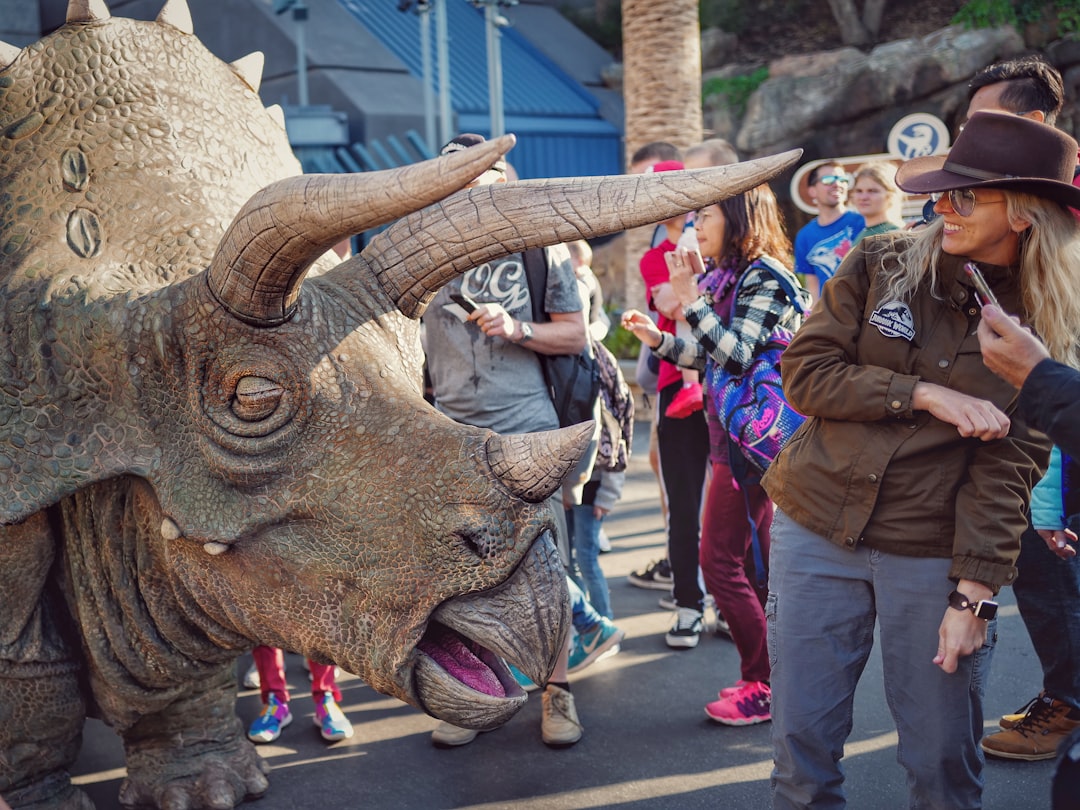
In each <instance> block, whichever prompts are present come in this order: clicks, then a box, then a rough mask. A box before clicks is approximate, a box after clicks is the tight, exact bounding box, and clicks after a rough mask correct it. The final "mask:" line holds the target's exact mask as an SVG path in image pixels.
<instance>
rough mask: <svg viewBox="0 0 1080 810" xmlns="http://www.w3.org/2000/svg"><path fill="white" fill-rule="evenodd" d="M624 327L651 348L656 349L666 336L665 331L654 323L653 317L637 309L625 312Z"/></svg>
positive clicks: (623, 317)
mask: <svg viewBox="0 0 1080 810" xmlns="http://www.w3.org/2000/svg"><path fill="white" fill-rule="evenodd" d="M622 328H623V329H625V330H627V331H628V332H632V333H633V334H634V337H636V338H637V339H638V340H640V341H641V342H642V343H644V344H645V345H646V346H648V347H649V348H650V349H655V348H656V347H657V346H659V345H660V341H661V340H662V339H663V336H664V333H663V332H661V331H660V330H659V329H658V328H657V326H656V324H655V323H653V319H652V318H650V317H649V316H648V315H646V314H645V313H644V312H639V311H638V310H636V309H628V310H626V311H625V312H624V313H623V315H622Z"/></svg>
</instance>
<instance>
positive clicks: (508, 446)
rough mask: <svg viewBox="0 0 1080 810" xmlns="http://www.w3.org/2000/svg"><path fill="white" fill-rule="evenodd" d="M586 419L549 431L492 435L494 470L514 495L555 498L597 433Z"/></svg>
mask: <svg viewBox="0 0 1080 810" xmlns="http://www.w3.org/2000/svg"><path fill="white" fill-rule="evenodd" d="M593 427H594V425H593V423H592V422H582V423H581V424H580V425H574V426H572V427H568V428H562V429H561V430H549V431H547V432H545V433H518V434H514V435H508V436H499V435H495V436H492V437H491V438H490V439H488V440H487V458H488V464H489V465H490V467H491V471H492V472H493V473H495V477H496V478H498V479H499V480H500V481H501V482H502V483H503V485H504V486H505V487H506V488H507V489H508V490H510V491H511V492H512V493H513V494H514V495H517V496H518V497H519V498H521V499H522V500H523V501H528V502H529V503H540V502H541V501H543V500H545V499H547V498H549V497H551V495H552V494H553V493H554V492H555V490H557V489H558V488H559V487H560V486H561V485H562V482H563V479H564V478H565V477H566V476H567V475H568V474H569V473H570V471H571V470H572V469H574V467H575V466H576V465H577V463H578V461H579V460H580V459H581V456H582V455H583V454H584V453H585V449H586V448H587V447H588V446H589V440H590V439H591V438H592V433H593Z"/></svg>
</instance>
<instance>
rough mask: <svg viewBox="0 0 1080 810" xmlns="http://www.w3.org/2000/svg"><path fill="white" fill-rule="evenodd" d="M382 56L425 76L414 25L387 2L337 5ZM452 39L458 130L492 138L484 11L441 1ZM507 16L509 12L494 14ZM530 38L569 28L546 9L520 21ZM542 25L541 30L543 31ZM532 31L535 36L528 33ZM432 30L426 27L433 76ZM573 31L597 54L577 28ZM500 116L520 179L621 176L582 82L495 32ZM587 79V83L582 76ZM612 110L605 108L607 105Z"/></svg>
mask: <svg viewBox="0 0 1080 810" xmlns="http://www.w3.org/2000/svg"><path fill="white" fill-rule="evenodd" d="M338 2H339V3H340V5H341V6H342V8H344V9H345V10H346V11H348V12H350V13H351V14H352V15H353V16H354V17H355V18H356V19H357V20H358V21H359V22H360V23H361V25H363V26H364V27H365V28H366V29H367V30H368V31H369V32H370V33H371V34H372V35H374V37H375V38H376V39H378V40H379V42H380V43H381V44H382V45H383V47H385V48H386V49H387V50H388V51H390V52H391V53H393V54H394V56H395V57H397V59H399V60H400V61H401V62H402V63H403V64H404V65H405V66H406V67H407V68H408V70H409V72H410V73H411V74H413V75H414V76H416V77H417V78H419V79H422V77H423V66H422V54H421V51H420V47H419V43H420V20H419V17H418V15H417V14H416V13H415V12H413V11H410V12H404V13H403V12H399V11H397V10H395V8H394V7H393V6H392V5H391V4H390V3H389V2H388V0H338ZM444 7H445V8H446V11H447V30H448V38H449V41H450V51H449V59H450V71H449V72H450V98H451V106H452V108H453V110H454V112H455V113H456V114H457V128H458V130H459V131H471V132H478V133H480V134H483V135H490V134H491V133H490V113H489V109H488V107H489V98H488V69H487V44H486V23H485V19H484V10H483V9H482V8H476V7H474V6H473V5H472V4H471V3H470V2H468V0H445V6H444ZM500 12H501V13H504V14H505V16H508V17H511V18H512V17H513V14H512V12H513V9H506V10H503V9H500ZM523 18H524V19H527V20H528V23H529V26H530V32H529V33H530V37H532V38H538V37H544V36H547V37H549V38H550V37H553V36H556V35H557V31H558V30H559V25H560V23H561V24H563V25H564V26H565V28H564V29H563V31H564V33H565V30H566V28H572V26H571V25H570V23H569V22H567V21H565V20H564V19H563V18H562V17H561V15H559V14H558V13H557V12H555V11H554V10H551V9H533V8H530V9H529V11H528V13H527V14H526V15H524V17H523ZM545 19H547V20H548V24H547V28H546V30H539V29H542V27H543V26H544V21H545ZM534 28H535V29H538V30H533V29H534ZM434 29H435V26H434V25H432V26H431V36H432V43H433V44H432V56H431V63H432V70H433V71H436V73H437V70H438V66H437V60H436V58H435V53H434V51H435V48H434V37H435V31H434ZM573 31H574V33H575V34H577V35H578V36H580V37H581V39H582V40H583V41H584V42H586V43H588V44H589V45H592V47H593V48H596V49H597V50H599V48H598V46H595V45H594V44H592V43H591V42H590V41H589V40H587V38H585V37H584V35H582V34H580V32H578V31H577V30H576V29H573ZM501 33H502V36H501V40H500V49H501V56H502V74H503V111H504V116H505V121H506V129H507V131H508V132H513V133H515V134H516V135H517V136H518V145H517V146H516V147H515V148H514V150H513V152H511V153H510V155H509V158H510V161H511V163H513V164H514V167H515V168H516V169H517V171H518V173H519V175H520V176H521V177H523V178H525V177H540V176H576V175H596V174H618V173H619V172H621V171H622V155H621V149H622V136H621V133H620V131H619V127H618V126H617V125H615V124H612V123H611V122H610V121H608V120H606V119H605V117H604V116H603V114H602V110H601V103H600V101H598V100H597V98H596V97H595V96H594V95H593V94H592V93H591V92H590V91H589V90H588V89H587V88H586V87H584V86H583V84H582V83H581V82H580V81H578V80H576V79H575V78H574V77H572V76H570V75H569V74H568V73H567V72H566V71H565V70H564V69H563V68H562V67H560V66H559V65H558V64H556V62H555V61H554V60H553V59H551V58H549V57H548V56H546V55H545V54H544V53H543V51H542V50H541V49H539V48H537V47H535V46H534V45H533V44H532V43H531V42H530V41H529V39H527V38H526V37H525V36H524V34H523V33H522V32H521V31H519V30H518V29H517V28H515V27H513V26H511V27H507V28H502V29H501ZM586 78H587V79H591V76H590V77H586ZM606 106H610V105H606Z"/></svg>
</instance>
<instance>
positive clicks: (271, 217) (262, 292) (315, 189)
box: [207, 135, 514, 326]
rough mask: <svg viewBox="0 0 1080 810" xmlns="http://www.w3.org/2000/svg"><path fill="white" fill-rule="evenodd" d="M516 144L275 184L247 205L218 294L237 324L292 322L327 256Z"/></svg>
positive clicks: (225, 250) (468, 177)
mask: <svg viewBox="0 0 1080 810" xmlns="http://www.w3.org/2000/svg"><path fill="white" fill-rule="evenodd" d="M513 145H514V136H513V135H506V136H504V137H502V138H497V139H495V140H493V141H489V142H487V143H484V144H480V145H478V146H474V147H472V148H470V149H463V150H461V151H460V152H456V153H454V154H452V155H449V156H447V157H444V158H436V159H434V160H427V161H424V162H423V163H416V164H413V165H410V166H405V167H403V168H399V169H388V170H386V171H380V172H366V173H362V174H311V175H302V176H299V177H290V178H286V179H284V180H279V181H278V182H276V183H272V184H271V185H269V186H267V187H266V188H264V189H261V190H260V191H258V192H256V193H255V195H254V196H253V197H252V198H251V199H250V200H248V201H247V202H246V203H245V204H244V206H243V208H241V209H240V213H238V214H237V215H236V218H235V219H234V220H233V221H232V224H231V225H229V228H228V230H227V231H226V232H225V236H224V237H222V240H221V242H220V244H219V245H218V248H217V251H216V253H215V254H214V258H213V260H212V261H211V263H210V270H209V272H208V273H207V282H208V283H209V285H210V290H211V292H213V294H214V297H216V298H217V300H218V301H219V302H220V303H221V305H222V306H223V307H225V309H227V310H228V311H229V312H231V313H232V314H233V315H235V316H236V317H237V318H240V319H241V320H243V321H246V322H248V323H251V324H255V325H256V326H276V325H277V324H279V323H282V322H284V321H286V320H288V319H289V318H290V317H292V314H293V311H294V309H295V306H296V299H297V297H298V296H299V295H300V288H301V286H302V285H303V282H304V277H305V276H306V275H307V272H308V270H309V269H310V268H311V265H312V264H314V262H315V261H316V260H317V259H318V258H319V257H320V256H322V255H323V254H324V253H325V252H326V251H327V250H329V249H330V248H331V247H333V246H334V245H335V244H337V243H338V242H340V241H341V240H342V239H345V238H346V237H349V236H352V235H353V234H356V233H361V232H363V231H366V230H367V229H368V228H374V227H377V226H379V225H382V224H385V223H387V222H390V221H391V220H394V219H397V218H398V217H400V216H403V215H404V214H407V213H409V212H411V211H415V210H417V209H418V208H421V207H423V206H427V205H430V204H432V203H433V202H436V201H437V200H440V199H442V198H443V197H445V196H446V195H447V194H449V193H451V192H452V191H456V190H458V189H460V188H462V187H463V186H465V185H466V184H467V183H469V182H471V181H472V180H473V179H474V178H476V177H477V176H479V175H480V174H482V173H483V172H484V171H485V170H486V169H488V168H490V167H491V166H492V165H493V164H494V163H495V161H496V160H498V159H499V157H501V156H502V155H504V154H506V153H507V152H508V151H509V150H510V149H511V147H513ZM471 153H475V154H471Z"/></svg>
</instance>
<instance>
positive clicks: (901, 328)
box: [870, 301, 915, 341]
mask: <svg viewBox="0 0 1080 810" xmlns="http://www.w3.org/2000/svg"><path fill="white" fill-rule="evenodd" d="M870 324H871V325H872V326H876V327H877V328H878V331H879V332H881V334H883V335H884V336H885V337H890V338H894V337H902V338H903V339H904V340H907V341H910V340H911V339H912V338H913V337H915V316H914V315H912V314H911V308H910V307H909V306H908V305H907V304H905V303H904V302H903V301H889V302H888V303H887V304H882V305H881V306H880V307H878V308H877V309H875V310H874V314H873V315H871V316H870Z"/></svg>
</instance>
